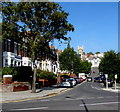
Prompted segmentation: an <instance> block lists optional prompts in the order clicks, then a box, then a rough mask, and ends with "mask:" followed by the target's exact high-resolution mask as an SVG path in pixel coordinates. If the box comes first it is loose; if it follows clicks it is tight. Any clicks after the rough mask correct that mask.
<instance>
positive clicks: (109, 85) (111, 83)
mask: <svg viewBox="0 0 120 112" xmlns="http://www.w3.org/2000/svg"><path fill="white" fill-rule="evenodd" d="M107 83H108V87H112V86H113V83H114V81H113V79H111V78H108V79H107ZM104 86H105V87H106V81H104Z"/></svg>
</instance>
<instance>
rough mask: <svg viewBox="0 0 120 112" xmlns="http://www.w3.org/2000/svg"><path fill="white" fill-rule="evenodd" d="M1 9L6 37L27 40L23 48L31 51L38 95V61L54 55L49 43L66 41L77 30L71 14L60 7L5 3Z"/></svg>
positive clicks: (44, 4)
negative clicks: (71, 32) (70, 33)
mask: <svg viewBox="0 0 120 112" xmlns="http://www.w3.org/2000/svg"><path fill="white" fill-rule="evenodd" d="M2 7H3V8H2V14H3V27H4V28H3V37H4V38H14V39H15V40H16V41H17V40H24V42H23V41H22V42H21V44H22V46H27V48H28V49H29V54H30V56H31V60H32V62H33V64H34V75H33V86H32V90H33V91H34V92H35V77H36V69H37V67H36V63H35V60H37V59H42V58H45V57H47V56H48V54H51V55H54V53H53V52H52V51H51V50H50V48H49V43H50V42H52V41H53V40H54V39H57V40H59V41H60V40H61V39H62V40H67V39H68V38H67V37H66V35H67V32H69V31H74V27H73V25H72V24H70V23H69V22H68V21H67V17H68V13H66V12H65V11H64V10H62V7H61V6H60V5H59V4H58V3H54V2H19V3H18V2H16V3H14V2H3V3H2ZM28 31H29V32H28ZM47 58H51V56H48V57H47Z"/></svg>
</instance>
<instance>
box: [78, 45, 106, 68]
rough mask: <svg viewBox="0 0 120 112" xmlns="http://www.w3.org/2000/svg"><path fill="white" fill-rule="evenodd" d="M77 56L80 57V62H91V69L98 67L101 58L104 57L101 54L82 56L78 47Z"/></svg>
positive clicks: (81, 50) (82, 50)
mask: <svg viewBox="0 0 120 112" xmlns="http://www.w3.org/2000/svg"><path fill="white" fill-rule="evenodd" d="M78 56H80V59H81V60H88V62H91V63H92V67H99V64H100V61H101V58H102V57H103V56H104V54H103V53H98V54H92V53H87V54H84V49H83V47H80V46H78Z"/></svg>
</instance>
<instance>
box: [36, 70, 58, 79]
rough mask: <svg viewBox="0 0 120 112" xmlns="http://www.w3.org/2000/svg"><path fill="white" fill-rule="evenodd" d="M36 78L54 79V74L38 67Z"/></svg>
mask: <svg viewBox="0 0 120 112" xmlns="http://www.w3.org/2000/svg"><path fill="white" fill-rule="evenodd" d="M37 78H40V79H48V80H52V79H56V74H54V73H53V72H49V71H43V70H40V69H38V70H37Z"/></svg>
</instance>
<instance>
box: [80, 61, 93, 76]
mask: <svg viewBox="0 0 120 112" xmlns="http://www.w3.org/2000/svg"><path fill="white" fill-rule="evenodd" d="M91 66H92V63H90V62H88V61H87V60H84V61H81V62H80V68H79V69H80V70H79V72H80V73H86V74H88V73H89V72H90V70H91Z"/></svg>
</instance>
